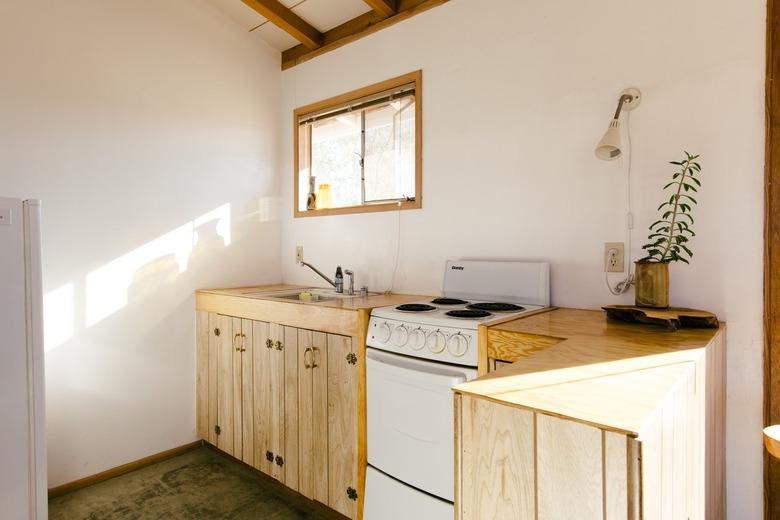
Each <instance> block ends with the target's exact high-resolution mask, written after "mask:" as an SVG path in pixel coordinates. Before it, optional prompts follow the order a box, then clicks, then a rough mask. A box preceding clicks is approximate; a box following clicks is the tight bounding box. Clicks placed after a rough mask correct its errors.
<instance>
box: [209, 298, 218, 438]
mask: <svg viewBox="0 0 780 520" xmlns="http://www.w3.org/2000/svg"><path fill="white" fill-rule="evenodd" d="M217 328H219V315H217V314H215V313H213V312H210V313H209V390H208V392H209V398H208V401H209V431H208V437H207V438H206V440H207V441H209V443H211V444H212V445H214V446H216V445H217V444H218V442H217V433H216V428H217V425H218V424H219V342H218V339H219V338H218V337H217V336H216V335H215V334H214V330H215V329H217Z"/></svg>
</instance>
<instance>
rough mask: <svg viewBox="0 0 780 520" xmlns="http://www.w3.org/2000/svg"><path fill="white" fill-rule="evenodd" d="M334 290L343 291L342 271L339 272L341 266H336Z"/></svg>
mask: <svg viewBox="0 0 780 520" xmlns="http://www.w3.org/2000/svg"><path fill="white" fill-rule="evenodd" d="M336 292H337V293H343V292H344V273H342V272H341V266H338V267H337V268H336Z"/></svg>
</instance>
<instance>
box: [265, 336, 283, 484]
mask: <svg viewBox="0 0 780 520" xmlns="http://www.w3.org/2000/svg"><path fill="white" fill-rule="evenodd" d="M268 330H269V336H270V337H271V341H273V342H274V345H276V343H277V342H279V343H282V344H283V343H284V327H282V326H281V325H277V324H275V323H271V324H269V325H268ZM270 358H271V366H270V377H269V379H270V383H271V389H270V396H271V405H270V407H271V428H270V443H269V444H270V448H269V449H268V451H270V452H271V454H272V457H276V456H281V457H284V454H285V448H286V445H285V444H286V443H285V440H286V439H285V423H286V413H285V412H286V410H285V390H286V386H285V373H286V367H285V365H286V363H285V361H286V360H285V356H284V350H277V349H276V347H275V346H274V347H272V349H271V355H270ZM270 467H271V476H272V477H274V478H275V479H277V480H278V481H280V482H282V483H284V482H285V467H284V466H279V465H278V464H276V463H275V462H274V461H271V462H270Z"/></svg>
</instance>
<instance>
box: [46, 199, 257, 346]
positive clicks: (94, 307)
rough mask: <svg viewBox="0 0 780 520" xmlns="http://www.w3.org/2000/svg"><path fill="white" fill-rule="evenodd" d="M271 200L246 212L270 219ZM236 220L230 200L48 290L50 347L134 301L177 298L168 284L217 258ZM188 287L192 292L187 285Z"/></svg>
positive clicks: (61, 342) (90, 326)
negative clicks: (74, 278)
mask: <svg viewBox="0 0 780 520" xmlns="http://www.w3.org/2000/svg"><path fill="white" fill-rule="evenodd" d="M270 204H271V202H270V201H268V200H265V199H261V200H260V204H259V211H258V213H256V214H252V215H248V216H246V217H244V218H253V217H257V218H258V222H259V223H264V222H268V221H270V220H272V216H271V213H272V212H270V211H268V210H267V209H264V208H268V207H269V205H270ZM235 224H236V223H235V222H232V221H231V205H230V204H229V203H227V204H223V205H221V206H219V207H217V208H215V209H213V210H211V211H208V212H206V213H204V214H203V215H201V216H199V217H197V218H195V219H193V220H191V221H190V222H187V223H186V224H184V225H182V226H179V227H178V228H176V229H173V230H172V231H169V232H168V233H165V234H164V235H161V236H159V237H157V238H155V239H154V240H151V241H150V242H147V243H146V244H144V245H142V246H141V247H138V248H136V249H134V250H133V251H130V252H129V253H126V254H124V255H122V256H120V257H118V258H116V259H114V260H112V261H110V262H108V263H106V264H105V265H103V266H101V267H99V268H97V269H95V270H93V271H91V272H89V273H87V274H86V275H85V277H84V279H83V283H80V282H76V281H74V282H68V283H66V284H63V285H61V286H60V287H58V288H56V289H53V290H51V291H49V292H47V293H46V294H45V295H44V344H45V349H46V352H51V351H53V350H54V349H57V348H59V347H61V346H62V345H64V344H66V343H67V342H68V341H69V340H71V339H72V338H74V337H75V336H76V335H77V334H79V332H80V331H83V330H85V329H90V328H92V327H94V326H96V325H97V324H99V323H100V322H102V321H103V320H105V319H106V318H108V317H110V316H112V315H114V314H115V313H117V312H118V311H120V310H121V309H124V308H126V307H127V306H128V305H129V304H130V303H131V302H134V303H140V302H143V301H149V300H150V299H155V302H156V303H157V302H158V301H159V300H160V299H168V298H171V297H174V298H176V299H177V300H179V299H180V298H179V295H178V294H176V293H177V292H178V291H173V293H171V291H165V290H164V289H165V288H170V287H172V286H174V285H175V284H177V282H180V281H182V276H183V275H184V274H185V273H186V272H187V271H188V270H190V268H191V267H195V269H194V271H195V272H202V269H203V268H206V267H208V266H207V265H199V264H201V263H206V264H212V263H214V262H216V261H217V260H218V259H217V257H216V256H215V254H214V253H215V252H217V251H219V250H220V249H225V248H229V247H230V245H231V244H232V243H233V236H232V234H233V233H232V232H233V228H234V225H235ZM191 263H194V264H195V265H194V266H191V265H190V264H191ZM184 285H186V284H184ZM81 289H83V292H82V291H81ZM187 291H188V292H190V291H189V288H188V289H187ZM79 300H81V301H79ZM171 303H174V302H171ZM174 305H176V303H174Z"/></svg>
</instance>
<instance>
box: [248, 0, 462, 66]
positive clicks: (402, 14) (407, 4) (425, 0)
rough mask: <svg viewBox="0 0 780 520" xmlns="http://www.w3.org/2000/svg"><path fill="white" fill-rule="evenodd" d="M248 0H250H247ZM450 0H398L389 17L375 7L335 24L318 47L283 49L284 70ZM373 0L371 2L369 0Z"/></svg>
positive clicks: (303, 46)
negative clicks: (337, 24)
mask: <svg viewBox="0 0 780 520" xmlns="http://www.w3.org/2000/svg"><path fill="white" fill-rule="evenodd" d="M244 1H247V0H244ZM254 1H257V0H254ZM448 1H449V0H398V1H397V8H396V11H395V13H394V14H393V15H392V16H388V17H385V16H383V15H381V14H379V13H377V12H375V11H368V12H367V13H363V14H361V15H360V16H358V17H357V18H353V19H352V20H349V21H348V22H344V23H343V24H341V25H339V26H337V27H334V28H333V29H331V30H329V31H325V32H324V33H323V34H322V45H320V46H319V47H317V48H316V49H310V48H307V47H306V46H305V45H297V46H295V47H292V48H290V49H287V50H286V51H284V52H282V70H286V69H289V68H291V67H295V66H296V65H299V64H301V63H303V62H305V61H309V60H310V59H312V58H316V57H317V56H320V55H322V54H325V53H326V52H330V51H332V50H334V49H338V48H339V47H342V46H344V45H346V44H348V43H352V42H354V41H355V40H359V39H360V38H363V37H364V36H368V35H369V34H373V33H375V32H377V31H379V30H382V29H384V28H385V27H389V26H391V25H393V24H396V23H398V22H401V21H403V20H406V19H407V18H411V17H412V16H415V15H417V14H420V13H422V12H423V11H427V10H428V9H432V8H434V7H436V6H439V5H441V4H445V3H447V2H448ZM369 3H370V2H369Z"/></svg>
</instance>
